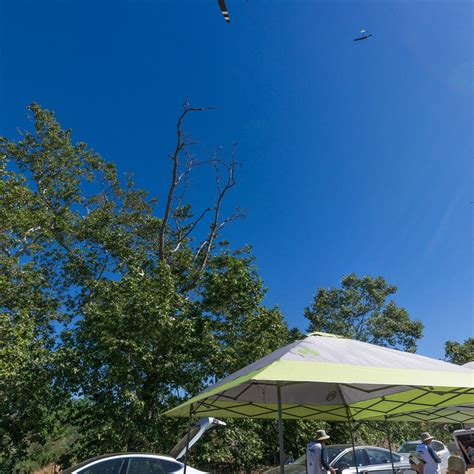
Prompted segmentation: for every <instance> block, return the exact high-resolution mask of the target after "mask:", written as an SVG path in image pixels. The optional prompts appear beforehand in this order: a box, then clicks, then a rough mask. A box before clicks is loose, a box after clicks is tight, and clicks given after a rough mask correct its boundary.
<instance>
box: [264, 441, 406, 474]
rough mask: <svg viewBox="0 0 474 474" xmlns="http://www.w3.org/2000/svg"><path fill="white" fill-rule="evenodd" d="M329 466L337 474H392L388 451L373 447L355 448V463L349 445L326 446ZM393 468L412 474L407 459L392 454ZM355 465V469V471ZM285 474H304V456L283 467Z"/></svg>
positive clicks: (276, 471)
mask: <svg viewBox="0 0 474 474" xmlns="http://www.w3.org/2000/svg"><path fill="white" fill-rule="evenodd" d="M327 448H328V455H329V464H330V466H331V467H333V468H334V469H336V471H337V473H338V474H356V473H357V471H358V472H359V474H369V473H377V474H392V473H393V471H392V463H391V461H390V451H389V450H388V449H385V448H377V447H375V446H356V447H355V461H356V462H354V451H353V449H352V446H351V445H347V444H336V445H332V446H328V447H327ZM392 460H393V467H394V468H395V472H396V473H397V474H404V473H407V474H413V473H414V471H412V469H411V468H410V463H409V462H408V457H405V456H404V455H401V454H398V453H393V452H392ZM356 463H357V469H356V467H355V466H356ZM284 468H285V474H289V473H291V474H306V454H304V455H303V456H301V457H299V458H298V459H297V460H296V461H295V462H294V463H292V464H286V465H285V466H284ZM279 469H280V468H279V467H274V468H272V469H269V470H268V471H265V473H264V474H279Z"/></svg>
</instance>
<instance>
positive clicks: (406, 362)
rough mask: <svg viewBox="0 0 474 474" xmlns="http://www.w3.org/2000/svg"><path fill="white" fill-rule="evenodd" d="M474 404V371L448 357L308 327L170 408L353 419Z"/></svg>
mask: <svg viewBox="0 0 474 474" xmlns="http://www.w3.org/2000/svg"><path fill="white" fill-rule="evenodd" d="M468 404H474V372H473V371H472V370H471V369H469V368H464V367H461V366H458V365H455V364H450V363H448V362H443V361H440V360H436V359H431V358H429V357H424V356H420V355H417V354H411V353H406V352H401V351H398V350H394V349H387V348H385V347H380V346H376V345H373V344H368V343H364V342H360V341H355V340H351V339H345V338H341V337H338V336H334V335H330V334H324V333H313V334H311V335H309V336H308V337H306V338H304V339H302V340H299V341H296V342H294V343H292V344H289V345H287V346H285V347H282V348H281V349H278V350H276V351H275V352H272V353H271V354H269V355H267V356H266V357H263V358H262V359H260V360H258V361H256V362H254V363H253V364H250V365H248V366H247V367H244V368H243V369H241V370H239V371H237V372H235V373H233V374H231V375H229V376H228V377H226V378H224V379H223V380H221V381H219V382H218V383H216V384H215V385H212V386H210V387H209V388H207V389H206V390H205V391H203V392H202V393H201V394H199V395H197V396H195V397H193V398H191V399H190V400H188V401H186V402H185V403H183V404H182V405H180V406H178V407H176V408H173V409H172V410H169V411H168V412H166V415H168V416H193V415H196V416H214V417H244V418H278V419H279V427H280V430H279V431H280V463H281V465H282V463H283V456H284V454H283V452H284V450H283V434H282V419H319V420H332V421H349V422H351V421H353V420H368V419H380V418H381V417H383V418H385V419H390V417H392V416H394V415H399V414H402V413H411V412H417V411H421V410H427V409H432V408H442V407H451V406H464V405H468Z"/></svg>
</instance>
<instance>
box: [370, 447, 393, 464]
mask: <svg viewBox="0 0 474 474" xmlns="http://www.w3.org/2000/svg"><path fill="white" fill-rule="evenodd" d="M366 451H367V456H368V457H369V463H370V464H371V465H374V464H389V463H390V451H386V450H385V449H374V448H367V449H366ZM395 456H396V457H398V460H400V456H397V455H396V454H393V461H394V462H397V461H396V460H395V459H396V458H395Z"/></svg>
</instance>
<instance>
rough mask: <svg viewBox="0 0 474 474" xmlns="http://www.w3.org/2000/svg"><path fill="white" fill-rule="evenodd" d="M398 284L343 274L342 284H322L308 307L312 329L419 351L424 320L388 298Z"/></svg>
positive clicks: (378, 278)
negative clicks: (414, 318)
mask: <svg viewBox="0 0 474 474" xmlns="http://www.w3.org/2000/svg"><path fill="white" fill-rule="evenodd" d="M396 291H397V287H396V286H394V285H390V284H388V283H387V282H386V281H385V279H384V278H382V277H381V276H378V277H375V278H373V277H370V276H364V277H358V276H357V275H355V274H354V273H350V274H349V275H347V276H344V277H343V278H342V281H341V288H329V289H326V288H320V289H319V290H318V292H317V293H316V295H315V296H314V299H313V302H312V303H311V305H310V306H309V307H307V308H306V309H305V316H306V318H307V319H308V320H309V322H310V325H309V331H322V332H327V333H333V334H338V335H341V336H346V337H349V338H353V339H357V340H359V341H364V342H370V343H373V344H377V345H379V346H386V347H394V348H400V349H402V350H405V351H409V352H414V351H416V341H417V340H418V339H420V338H421V335H422V331H423V324H422V323H421V321H418V320H412V319H411V318H410V316H409V314H408V312H407V311H406V310H405V308H401V307H399V306H397V304H396V303H395V302H394V301H393V300H388V298H389V297H390V296H391V295H393V294H395V293H396Z"/></svg>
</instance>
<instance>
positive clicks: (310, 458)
mask: <svg viewBox="0 0 474 474" xmlns="http://www.w3.org/2000/svg"><path fill="white" fill-rule="evenodd" d="M328 439H329V436H328V435H327V434H326V431H324V430H318V431H316V436H315V438H314V441H310V442H309V443H308V446H307V448H306V474H327V472H328V471H331V474H334V473H335V472H336V470H335V469H334V468H333V467H331V466H330V465H329V455H328V450H327V448H326V441H327V440H328Z"/></svg>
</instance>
